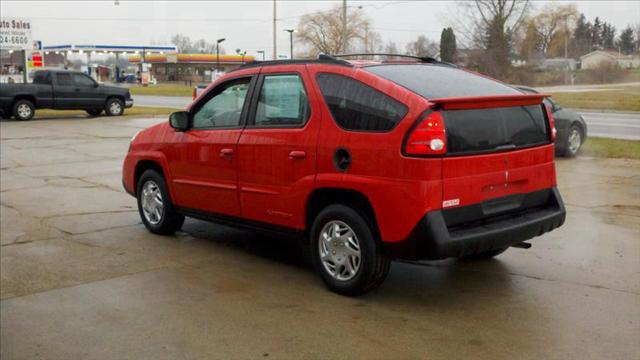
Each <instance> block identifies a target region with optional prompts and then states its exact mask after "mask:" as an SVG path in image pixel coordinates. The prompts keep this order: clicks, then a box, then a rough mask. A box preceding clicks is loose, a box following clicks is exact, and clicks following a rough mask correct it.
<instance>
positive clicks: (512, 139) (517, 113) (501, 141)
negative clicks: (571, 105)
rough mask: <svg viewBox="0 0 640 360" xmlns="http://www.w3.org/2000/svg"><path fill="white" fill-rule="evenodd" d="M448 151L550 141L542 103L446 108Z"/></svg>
mask: <svg viewBox="0 0 640 360" xmlns="http://www.w3.org/2000/svg"><path fill="white" fill-rule="evenodd" d="M442 114H443V115H444V124H445V128H446V132H447V153H449V154H455V153H467V152H485V151H492V150H498V149H499V148H518V147H527V146H533V145H539V144H543V143H547V142H549V136H548V130H547V125H546V118H545V115H544V114H545V112H544V111H543V106H542V105H530V106H514V107H504V108H495V109H474V110H448V111H443V112H442Z"/></svg>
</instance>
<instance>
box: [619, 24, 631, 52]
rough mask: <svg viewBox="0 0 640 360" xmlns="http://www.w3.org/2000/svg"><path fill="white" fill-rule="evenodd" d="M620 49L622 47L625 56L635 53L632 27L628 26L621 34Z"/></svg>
mask: <svg viewBox="0 0 640 360" xmlns="http://www.w3.org/2000/svg"><path fill="white" fill-rule="evenodd" d="M618 47H620V51H622V53H623V54H626V55H629V54H631V53H632V52H633V48H634V44H633V29H632V28H631V26H627V28H626V29H624V30H623V31H622V33H621V34H620V38H619V39H618Z"/></svg>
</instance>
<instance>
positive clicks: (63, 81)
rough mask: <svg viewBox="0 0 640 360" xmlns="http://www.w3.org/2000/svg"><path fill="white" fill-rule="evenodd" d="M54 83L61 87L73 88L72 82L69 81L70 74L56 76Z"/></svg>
mask: <svg viewBox="0 0 640 360" xmlns="http://www.w3.org/2000/svg"><path fill="white" fill-rule="evenodd" d="M56 83H57V85H61V86H73V81H71V74H67V73H58V74H56Z"/></svg>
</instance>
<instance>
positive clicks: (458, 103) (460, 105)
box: [429, 94, 551, 110]
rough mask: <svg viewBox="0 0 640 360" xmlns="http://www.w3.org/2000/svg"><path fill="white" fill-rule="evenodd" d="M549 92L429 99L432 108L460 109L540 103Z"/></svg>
mask: <svg viewBox="0 0 640 360" xmlns="http://www.w3.org/2000/svg"><path fill="white" fill-rule="evenodd" d="M550 96H551V95H549V94H518V95H493V96H471V97H452V98H442V99H429V102H430V103H431V108H432V109H442V110H462V109H489V108H497V107H510V106H526V105H536V104H541V103H542V100H544V98H547V97H550Z"/></svg>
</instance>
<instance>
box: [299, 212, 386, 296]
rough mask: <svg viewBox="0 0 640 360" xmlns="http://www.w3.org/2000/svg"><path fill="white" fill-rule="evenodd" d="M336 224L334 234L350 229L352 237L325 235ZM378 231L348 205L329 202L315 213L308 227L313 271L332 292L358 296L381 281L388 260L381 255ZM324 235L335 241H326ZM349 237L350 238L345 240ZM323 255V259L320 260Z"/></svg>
mask: <svg viewBox="0 0 640 360" xmlns="http://www.w3.org/2000/svg"><path fill="white" fill-rule="evenodd" d="M336 225H337V226H338V229H337V231H335V230H334V232H333V234H335V233H337V234H342V235H344V236H348V233H349V231H351V233H352V234H353V235H355V236H350V237H346V238H343V239H338V238H336V237H328V236H330V235H333V234H331V229H335V226H336ZM377 234H378V232H377V230H376V229H375V227H374V226H373V225H371V223H370V222H369V221H367V219H366V216H363V215H361V214H360V213H359V212H358V211H356V210H355V209H354V208H351V207H349V206H346V205H342V204H334V205H330V206H327V207H326V208H324V209H323V210H322V211H321V212H320V213H319V214H318V216H317V217H316V218H315V220H314V222H313V226H312V227H311V239H310V241H309V245H310V250H311V251H310V252H311V259H312V261H313V265H314V267H315V269H316V271H317V272H318V274H319V275H320V277H321V278H322V280H323V281H324V283H325V284H326V286H327V287H328V288H329V289H330V290H331V291H334V292H336V293H338V294H342V295H347V296H357V295H361V294H364V293H366V292H368V291H371V290H373V289H375V288H377V287H378V286H380V285H381V284H382V282H384V280H385V278H386V277H387V274H388V273H389V267H390V263H391V262H390V260H389V259H388V258H387V257H386V256H385V255H384V254H383V250H382V245H381V244H380V241H379V236H378V235H377ZM325 235H327V237H325ZM321 237H322V240H321ZM327 238H329V239H331V238H333V239H335V240H336V241H328V240H327V241H325V240H324V239H327ZM349 238H350V239H351V241H349V240H347V239H349ZM356 245H357V246H356ZM356 253H358V254H359V261H356ZM323 254H324V256H325V260H326V261H323V259H322V258H323ZM331 264H333V266H331ZM354 264H357V265H356V266H354Z"/></svg>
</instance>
